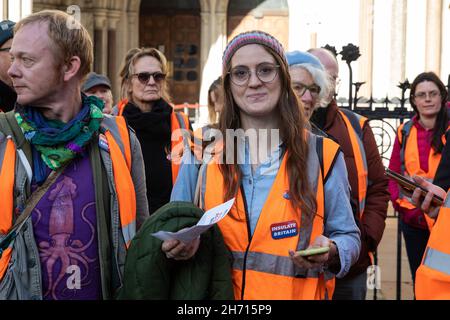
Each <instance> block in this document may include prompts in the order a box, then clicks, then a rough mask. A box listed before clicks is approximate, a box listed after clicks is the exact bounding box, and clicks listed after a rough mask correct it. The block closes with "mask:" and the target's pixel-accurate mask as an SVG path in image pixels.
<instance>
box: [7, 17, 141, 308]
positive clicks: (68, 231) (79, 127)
mask: <svg viewBox="0 0 450 320" xmlns="http://www.w3.org/2000/svg"><path fill="white" fill-rule="evenodd" d="M10 53H11V58H12V65H11V67H10V68H9V70H8V74H9V76H10V77H11V79H12V81H13V85H14V88H15V90H16V92H17V104H16V107H15V109H14V111H11V112H9V113H8V114H6V116H4V117H0V184H1V183H2V179H8V177H10V176H11V175H10V174H8V173H7V172H6V169H4V170H2V167H3V168H6V167H7V166H8V161H10V160H5V159H10V158H11V152H10V151H11V149H10V148H9V149H8V146H10V145H11V144H10V143H9V142H10V141H13V142H14V148H15V150H16V152H15V154H16V155H17V156H16V157H15V159H16V162H15V163H16V165H15V166H12V167H14V168H15V172H14V175H13V177H14V178H13V179H15V180H14V186H13V192H10V194H5V195H2V196H5V197H6V199H7V200H6V201H8V199H12V200H11V202H12V203H13V212H5V210H2V209H1V208H0V241H1V240H2V239H3V238H5V235H6V234H7V233H8V232H9V231H10V228H11V227H12V225H14V221H15V220H16V219H17V217H18V216H20V214H21V213H22V212H23V211H24V209H25V207H26V206H27V205H28V204H27V199H29V198H30V196H31V195H32V194H33V192H34V191H36V190H40V189H42V187H41V186H42V185H44V186H45V184H44V182H45V181H46V180H47V179H48V177H49V175H50V174H51V173H52V172H54V171H58V172H61V173H60V175H59V176H58V177H57V178H56V180H55V181H54V182H53V183H52V184H51V185H50V187H49V188H47V189H46V190H45V194H44V195H43V196H42V198H40V200H39V201H38V202H37V204H36V205H35V206H34V207H33V208H32V209H33V210H32V211H31V214H30V218H29V219H27V220H25V224H24V227H23V228H21V229H20V232H18V234H17V236H16V237H15V238H14V239H13V241H11V243H10V247H11V248H12V251H11V255H10V257H8V256H7V255H6V254H5V253H6V251H5V253H4V254H3V255H2V257H1V261H0V299H38V300H40V299H45V300H61V299H82V300H91V299H111V298H114V296H115V293H116V292H117V290H118V289H119V288H120V287H121V286H122V285H123V283H122V278H123V266H124V263H125V257H126V250H127V243H128V242H129V240H130V239H125V238H124V237H125V233H124V234H123V233H122V232H123V230H124V225H125V224H124V221H125V220H124V219H125V218H128V216H124V215H123V212H122V211H124V210H123V208H125V207H124V206H123V203H120V202H119V200H120V201H123V199H124V197H126V196H128V197H129V193H128V194H127V195H124V194H123V193H122V194H121V192H122V191H121V190H123V188H121V186H120V185H119V183H118V181H124V180H123V179H124V178H123V177H125V181H131V189H133V191H134V193H132V194H135V196H134V197H133V196H132V197H131V198H132V199H131V201H130V200H129V202H131V203H132V205H131V208H134V207H135V215H134V216H133V215H132V216H131V217H132V218H133V217H134V219H135V220H131V222H127V223H128V224H127V225H126V226H127V228H133V229H138V228H139V227H140V225H141V224H142V223H143V221H144V220H145V219H146V218H147V217H148V206H147V199H146V182H145V173H144V165H143V161H142V152H141V148H140V145H139V142H138V140H137V139H136V136H135V135H134V134H133V133H132V132H130V131H129V130H128V135H127V137H129V143H128V142H127V143H126V141H125V140H123V137H124V136H123V130H122V131H120V130H119V129H118V128H119V125H118V124H119V122H118V121H116V119H115V118H114V117H111V116H108V115H103V114H102V109H103V102H102V101H101V100H99V99H97V98H95V97H87V96H85V95H83V94H82V93H81V84H82V82H83V80H84V78H85V77H86V75H87V74H88V73H89V72H90V71H91V70H90V68H91V64H92V61H93V49H92V41H91V39H90V36H89V34H88V32H87V31H86V29H85V28H84V27H83V26H82V25H81V24H80V23H79V22H77V21H76V20H74V19H73V17H71V16H69V15H68V14H66V13H64V12H61V11H52V10H46V11H41V12H38V13H35V14H32V15H30V16H28V17H27V18H24V19H23V20H21V21H19V22H18V23H17V25H16V27H15V36H14V40H13V43H12V46H11V51H10ZM2 128H3V129H2ZM5 128H6V129H5ZM126 131H127V130H126V128H125V132H126ZM115 146H118V147H119V148H115ZM127 146H128V148H129V151H130V152H129V153H130V154H131V159H128V158H127V156H126V153H127V150H125V149H126V148H127ZM117 150H119V152H118V153H117ZM8 152H10V153H8ZM114 152H115V153H114ZM13 154H14V152H13ZM117 154H119V155H117ZM8 157H9V158H8ZM13 158H14V157H13ZM125 158H127V161H126V162H125ZM117 159H118V160H117ZM129 160H131V161H129ZM117 163H119V165H118V164H117ZM125 163H126V165H125ZM120 164H122V166H120ZM118 168H120V169H121V170H120V172H119V171H118ZM118 176H120V177H121V178H122V180H120V179H118ZM127 179H128V180H127ZM0 189H1V187H0ZM128 190H130V189H128ZM121 199H122V200H121ZM2 201H3V199H2ZM133 206H134V207H133ZM124 217H125V218H124ZM10 220H12V223H11V221H10ZM129 234H132V235H133V234H134V231H133V232H131V233H129Z"/></svg>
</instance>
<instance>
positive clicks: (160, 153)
mask: <svg viewBox="0 0 450 320" xmlns="http://www.w3.org/2000/svg"><path fill="white" fill-rule="evenodd" d="M166 75H167V60H166V58H165V56H164V55H163V54H162V53H161V52H160V51H158V50H157V49H154V48H143V49H139V48H135V49H131V50H130V51H129V52H128V53H127V55H126V57H125V61H124V63H123V67H122V70H121V72H120V77H121V96H122V100H121V101H120V102H119V104H118V106H117V107H116V108H115V109H116V110H115V114H118V115H122V116H124V117H125V119H126V120H127V123H128V125H129V126H131V127H132V128H133V129H134V131H135V132H136V135H137V137H138V139H139V142H140V143H141V147H142V154H143V157H144V163H145V175H146V180H147V199H148V206H149V212H150V214H152V213H153V212H155V211H156V210H157V209H158V208H160V207H161V206H163V205H164V204H166V203H167V202H169V200H170V193H171V191H172V186H173V184H174V183H175V180H176V178H177V175H178V170H179V165H177V163H176V162H175V161H171V160H172V159H171V153H172V151H173V150H175V149H177V150H178V149H180V148H178V147H179V144H180V143H181V136H180V139H178V138H177V139H174V140H173V141H172V138H171V137H172V133H173V132H174V131H176V130H178V129H189V128H190V124H189V120H188V118H187V117H186V115H184V114H183V113H181V112H175V111H174V110H173V108H172V107H171V105H170V96H169V93H168V88H167V82H166ZM180 150H182V148H181V149H180Z"/></svg>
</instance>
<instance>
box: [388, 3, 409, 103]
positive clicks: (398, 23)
mask: <svg viewBox="0 0 450 320" xmlns="http://www.w3.org/2000/svg"><path fill="white" fill-rule="evenodd" d="M407 10H408V8H407V1H406V0H393V2H392V14H391V24H392V27H391V72H390V83H391V87H390V88H389V96H390V97H391V96H394V95H396V94H397V95H398V88H397V84H398V83H399V82H402V81H405V77H406V59H405V57H406V21H407V20H406V13H407Z"/></svg>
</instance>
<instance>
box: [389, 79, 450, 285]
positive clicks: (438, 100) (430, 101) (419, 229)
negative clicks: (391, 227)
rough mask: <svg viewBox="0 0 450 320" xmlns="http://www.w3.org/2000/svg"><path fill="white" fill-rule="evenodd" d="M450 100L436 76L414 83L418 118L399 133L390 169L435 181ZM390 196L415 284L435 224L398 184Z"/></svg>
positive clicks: (413, 100) (412, 97)
mask: <svg viewBox="0 0 450 320" xmlns="http://www.w3.org/2000/svg"><path fill="white" fill-rule="evenodd" d="M446 98H447V90H446V88H445V85H444V84H443V83H442V81H441V80H440V79H439V77H438V76H437V75H436V74H434V73H433V72H424V73H421V74H419V75H418V76H417V77H416V79H414V81H413V83H412V84H411V93H410V98H409V100H410V103H411V106H412V107H413V109H414V112H415V116H414V117H413V118H412V119H411V120H410V121H408V122H406V123H404V124H402V125H400V127H399V128H398V129H397V138H396V139H395V142H394V147H393V150H392V155H391V160H390V163H389V169H391V170H393V171H395V172H398V173H400V174H402V175H405V176H410V177H412V176H419V177H422V178H425V179H427V180H429V181H432V180H433V178H434V176H435V174H436V170H437V167H438V165H439V162H440V160H441V156H442V150H443V148H444V145H445V132H446V131H447V130H448V126H449V118H448V115H447V108H446ZM389 193H390V194H391V201H392V204H393V206H394V208H395V210H397V211H398V212H399V214H400V219H401V220H400V228H401V230H402V233H403V236H404V238H405V245H406V253H407V255H408V260H409V266H410V269H411V275H412V278H413V283H414V282H415V273H416V270H417V268H418V267H419V265H420V262H421V260H422V257H423V253H424V251H425V248H426V245H427V241H428V238H429V236H430V231H429V229H431V228H432V225H433V221H432V220H431V219H428V217H427V216H426V215H424V213H423V211H422V210H420V209H419V208H416V207H414V206H413V205H412V204H411V203H410V202H409V201H408V198H407V196H405V195H404V194H402V192H401V191H400V190H399V187H398V185H397V183H396V182H395V181H394V180H390V181H389Z"/></svg>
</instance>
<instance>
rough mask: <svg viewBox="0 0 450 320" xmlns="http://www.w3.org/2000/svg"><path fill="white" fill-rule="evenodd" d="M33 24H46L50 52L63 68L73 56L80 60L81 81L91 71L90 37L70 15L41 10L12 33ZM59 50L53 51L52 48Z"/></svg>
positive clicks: (56, 11) (17, 25)
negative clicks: (51, 42) (50, 46)
mask: <svg viewBox="0 0 450 320" xmlns="http://www.w3.org/2000/svg"><path fill="white" fill-rule="evenodd" d="M33 23H46V24H47V25H48V36H49V38H50V39H51V40H52V41H53V43H54V46H52V50H53V52H54V53H55V55H56V56H57V58H58V59H59V61H58V63H59V64H60V66H63V65H65V64H67V63H69V61H70V59H71V58H72V57H74V56H77V57H79V58H80V61H81V64H80V70H78V74H79V75H81V79H84V78H85V77H86V75H87V74H88V73H89V72H90V71H91V67H92V62H93V60H94V51H93V46H92V40H91V36H90V35H89V32H88V31H87V30H86V28H85V27H84V26H83V25H82V24H81V23H80V22H79V21H77V20H76V19H75V18H74V17H72V16H71V15H69V14H67V13H65V12H63V11H59V10H43V11H39V12H36V13H33V14H31V15H29V16H27V17H26V18H23V19H22V20H20V21H19V22H17V24H16V25H15V27H14V33H17V32H18V31H19V30H20V29H21V28H23V27H25V26H27V25H30V24H33ZM55 47H56V48H58V49H59V50H55V49H54V48H55Z"/></svg>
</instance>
